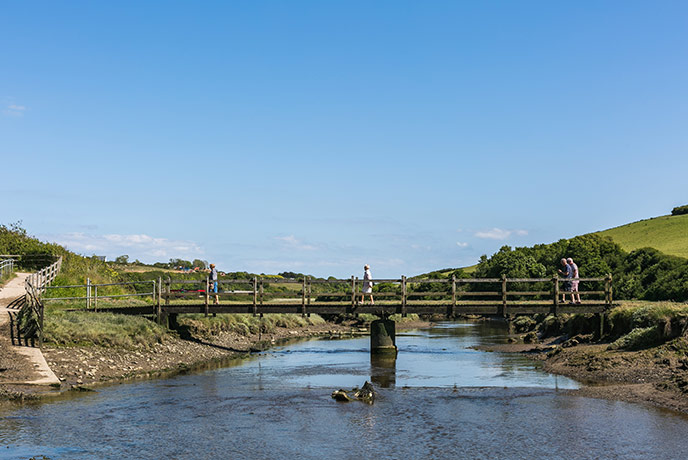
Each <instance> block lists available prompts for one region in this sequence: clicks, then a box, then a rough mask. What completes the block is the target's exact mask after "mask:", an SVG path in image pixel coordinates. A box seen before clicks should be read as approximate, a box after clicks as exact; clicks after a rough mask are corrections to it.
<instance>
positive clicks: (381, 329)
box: [370, 319, 397, 356]
mask: <svg viewBox="0 0 688 460" xmlns="http://www.w3.org/2000/svg"><path fill="white" fill-rule="evenodd" d="M395 335H396V323H395V322H394V321H392V320H390V319H378V320H375V321H373V322H372V323H370V353H371V354H384V355H394V356H396V355H397V345H396V337H395Z"/></svg>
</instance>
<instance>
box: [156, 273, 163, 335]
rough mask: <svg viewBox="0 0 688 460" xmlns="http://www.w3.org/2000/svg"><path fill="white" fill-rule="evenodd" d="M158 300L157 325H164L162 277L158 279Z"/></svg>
mask: <svg viewBox="0 0 688 460" xmlns="http://www.w3.org/2000/svg"><path fill="white" fill-rule="evenodd" d="M157 291H158V292H157V293H156V294H157V295H156V297H157V300H156V302H155V316H156V318H157V323H158V324H162V308H161V306H160V298H161V297H162V277H160V276H159V277H158V289H157Z"/></svg>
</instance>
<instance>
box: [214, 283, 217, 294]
mask: <svg viewBox="0 0 688 460" xmlns="http://www.w3.org/2000/svg"><path fill="white" fill-rule="evenodd" d="M213 292H217V281H215V282H214V283H213Z"/></svg>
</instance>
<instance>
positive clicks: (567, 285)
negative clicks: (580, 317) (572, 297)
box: [562, 281, 572, 292]
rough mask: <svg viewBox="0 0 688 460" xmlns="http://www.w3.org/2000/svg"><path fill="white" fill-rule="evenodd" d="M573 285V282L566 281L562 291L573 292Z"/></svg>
mask: <svg viewBox="0 0 688 460" xmlns="http://www.w3.org/2000/svg"><path fill="white" fill-rule="evenodd" d="M571 284H572V283H571V281H564V286H563V288H562V290H563V291H564V292H571Z"/></svg>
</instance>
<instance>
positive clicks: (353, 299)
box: [346, 275, 356, 313]
mask: <svg viewBox="0 0 688 460" xmlns="http://www.w3.org/2000/svg"><path fill="white" fill-rule="evenodd" d="M354 308H356V278H354V275H351V306H349V307H348V308H347V309H346V310H347V311H346V312H347V313H353V312H354Z"/></svg>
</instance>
